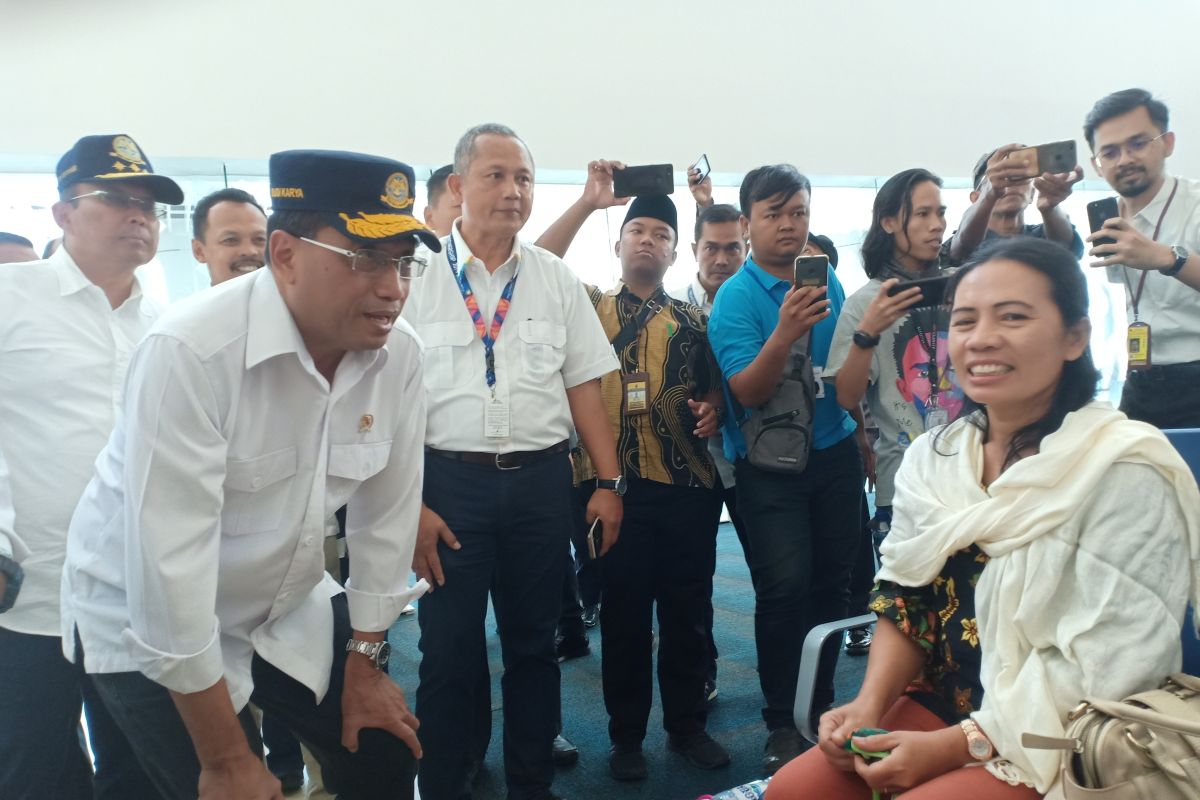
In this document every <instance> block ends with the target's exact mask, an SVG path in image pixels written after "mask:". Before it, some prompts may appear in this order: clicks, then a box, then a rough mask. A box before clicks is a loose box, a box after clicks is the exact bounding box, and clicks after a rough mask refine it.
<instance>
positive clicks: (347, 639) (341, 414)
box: [63, 150, 440, 800]
mask: <svg viewBox="0 0 1200 800" xmlns="http://www.w3.org/2000/svg"><path fill="white" fill-rule="evenodd" d="M270 180H271V200H272V205H273V209H272V214H271V217H270V219H269V220H268V230H269V232H270V233H269V259H268V260H269V266H270V269H264V270H260V271H259V272H257V273H254V274H253V275H251V276H248V277H246V278H245V279H243V280H237V281H229V282H228V283H225V284H222V285H221V286H218V287H216V288H214V289H213V290H211V291H208V292H205V293H203V294H201V295H198V296H197V297H195V298H194V299H191V300H189V301H188V302H186V303H182V304H180V305H179V306H177V307H175V308H172V309H171V310H170V311H169V312H167V313H166V314H164V315H163V317H162V319H161V320H160V321H159V323H158V324H157V325H156V326H155V327H154V328H152V329H151V331H150V333H149V334H148V335H147V337H146V339H145V340H143V342H142V343H141V344H140V345H139V346H138V348H137V350H136V352H135V353H134V356H133V360H132V363H131V365H130V375H129V380H128V383H127V390H126V395H125V398H124V402H123V406H122V412H123V413H122V415H121V418H120V421H119V422H118V424H117V428H116V430H115V431H114V433H113V436H112V438H111V440H110V441H109V444H108V447H107V448H106V449H105V451H104V452H103V453H102V454H101V456H100V458H99V459H98V461H97V463H96V472H95V476H94V477H93V479H92V482H91V484H90V485H89V487H88V489H87V491H86V492H85V493H84V497H83V500H82V501H81V502H80V505H79V507H78V508H77V509H76V512H75V516H74V518H73V520H72V527H71V535H72V536H74V537H76V538H75V540H74V541H73V542H72V543H71V545H70V546H69V548H68V554H67V567H66V575H65V578H64V589H63V597H64V611H63V617H64V622H63V625H64V631H74V630H77V631H78V634H79V638H80V640H81V642H82V652H83V656H84V663H85V666H86V669H87V671H88V672H89V673H92V678H93V681H94V682H95V684H96V685H97V688H98V690H99V693H100V696H101V697H102V698H103V700H104V704H105V706H106V708H107V709H108V710H109V711H110V712H111V713H112V715H113V717H114V718H116V720H117V723H118V724H119V725H120V726H121V728H122V730H123V731H124V732H125V734H126V735H127V736H128V737H129V739H130V740H131V741H132V743H133V745H134V748H135V750H136V751H137V752H138V754H139V758H141V760H142V762H143V764H144V765H145V767H146V769H147V771H148V772H149V773H150V775H151V776H152V778H153V780H154V781H155V783H156V787H157V789H158V791H159V793H160V794H161V795H162V796H163V797H166V798H172V800H173V799H174V798H195V797H197V796H199V797H201V798H206V799H207V798H214V800H215V798H221V800H228V799H229V798H238V799H240V798H267V797H270V798H278V797H282V795H281V794H280V788H279V783H278V781H277V780H276V779H275V778H274V777H273V776H272V775H271V774H270V773H269V772H268V771H267V769H266V767H265V766H264V764H263V763H262V759H261V752H262V744H261V740H260V739H259V736H258V733H257V731H256V730H255V728H254V725H253V722H252V720H251V719H250V717H249V713H248V711H247V704H248V703H249V702H250V701H253V702H254V704H255V705H257V706H258V707H260V708H262V709H263V710H264V711H265V712H268V713H270V714H272V715H273V716H274V717H275V718H276V719H277V720H279V721H281V722H282V723H283V724H284V725H286V726H287V727H288V728H290V729H291V730H292V732H293V733H295V734H296V735H297V737H298V738H299V739H301V740H302V741H303V742H305V743H306V744H307V745H308V746H309V747H310V749H311V750H312V751H313V753H314V754H315V755H316V756H317V759H318V760H319V761H320V762H321V767H322V772H323V775H324V778H325V782H326V786H327V788H328V789H329V790H330V791H332V792H336V793H337V796H338V797H339V798H343V800H353V799H354V798H410V797H412V795H413V777H414V774H415V764H416V758H419V757H420V755H421V746H420V744H419V743H418V741H417V736H416V728H417V721H416V719H415V717H413V715H412V713H411V712H410V711H409V709H408V706H407V704H406V702H405V699H404V694H403V692H402V691H401V690H400V688H399V687H398V686H397V685H396V684H395V683H394V682H393V681H392V680H391V679H390V678H389V676H388V673H387V663H388V655H389V652H390V648H389V646H388V644H387V642H386V640H385V638H384V637H385V633H386V631H387V629H388V627H389V626H390V625H391V624H392V622H393V621H394V620H395V619H396V617H397V616H398V615H399V613H400V610H401V609H403V608H404V606H405V604H406V603H408V602H409V601H410V600H412V599H414V598H416V597H418V596H419V595H420V594H421V593H422V592H423V591H424V589H425V585H424V584H423V583H419V584H418V585H416V586H414V587H409V586H407V576H408V567H409V565H410V564H411V563H412V557H413V545H414V542H415V538H416V531H417V519H418V514H419V511H420V504H421V482H422V457H421V447H422V443H423V440H424V434H425V416H426V412H425V391H424V388H423V382H422V381H423V379H422V358H421V350H420V344H419V343H418V341H417V339H416V337H415V335H414V334H413V331H412V329H411V328H410V327H409V326H408V324H407V323H405V322H404V321H403V320H400V319H399V314H400V309H401V307H402V305H403V303H404V301H405V299H406V297H407V295H408V288H409V281H410V280H411V279H412V278H414V277H416V276H418V275H420V274H421V272H422V271H423V269H424V263H423V262H422V261H421V260H420V259H418V258H416V257H414V255H413V253H414V250H415V248H416V244H417V240H418V239H420V240H422V241H424V242H425V243H426V244H427V245H429V247H430V248H431V249H434V250H437V249H438V248H439V246H440V245H439V243H438V241H437V239H436V238H435V237H434V236H433V234H432V233H431V232H430V231H429V230H428V229H427V228H426V227H425V226H424V225H423V224H422V223H421V222H420V221H418V220H417V219H416V218H415V217H413V215H412V196H411V192H412V187H413V173H412V169H411V168H410V167H409V166H408V165H406V164H402V163H400V162H398V161H392V160H390V159H384V158H377V157H374V156H366V155H361V154H357V153H343V152H332V151H319V150H293V151H288V152H283V153H276V154H275V155H273V156H272V157H271V160H270ZM347 504H348V505H349V517H348V519H347V526H346V539H347V547H348V550H349V554H350V579H349V581H348V582H347V584H346V587H345V590H344V592H343V590H342V588H341V587H340V586H338V585H337V583H336V582H335V581H334V580H333V579H332V578H331V577H330V576H329V575H327V574H326V573H325V571H324V552H323V539H324V524H325V520H326V519H327V518H328V517H329V515H330V514H332V513H333V511H334V510H335V509H337V508H339V507H341V506H343V505H347ZM70 655H71V653H68V656H70Z"/></svg>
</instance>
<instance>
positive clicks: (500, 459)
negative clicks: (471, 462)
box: [496, 453, 521, 472]
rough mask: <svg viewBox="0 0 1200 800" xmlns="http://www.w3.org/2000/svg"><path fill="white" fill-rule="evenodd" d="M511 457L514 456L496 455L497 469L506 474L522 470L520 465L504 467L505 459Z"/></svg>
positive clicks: (506, 454) (507, 454) (508, 454)
mask: <svg viewBox="0 0 1200 800" xmlns="http://www.w3.org/2000/svg"><path fill="white" fill-rule="evenodd" d="M510 455H512V454H511V453H496V469H499V470H504V471H505V472H510V471H512V470H514V469H520V468H521V465H520V464H514V465H513V466H505V465H504V460H503V459H504V458H505V457H507V456H510Z"/></svg>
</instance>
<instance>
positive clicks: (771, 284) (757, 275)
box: [742, 256, 792, 291]
mask: <svg viewBox="0 0 1200 800" xmlns="http://www.w3.org/2000/svg"><path fill="white" fill-rule="evenodd" d="M747 268H748V269H749V271H750V274H751V275H752V276H754V279H755V280H756V281H758V283H759V285H760V286H762V287H763V288H764V289H766V290H767V291H771V290H772V289H774V288H775V287H777V286H779V285H781V284H782V285H783V286H785V287H790V286H791V285H792V284H791V283H790V282H789V281H785V280H784V279H783V278H776V277H775V276H774V275H772V274H771V273H769V272H767V271H766V270H765V269H763V268H762V267H760V266H759V265H758V262H756V261H755V260H754V256H747V257H746V263H745V264H743V265H742V269H747Z"/></svg>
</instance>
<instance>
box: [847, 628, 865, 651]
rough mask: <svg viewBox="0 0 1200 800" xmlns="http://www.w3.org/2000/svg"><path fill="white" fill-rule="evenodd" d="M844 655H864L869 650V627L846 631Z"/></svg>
mask: <svg viewBox="0 0 1200 800" xmlns="http://www.w3.org/2000/svg"><path fill="white" fill-rule="evenodd" d="M845 647H846V655H848V656H865V655H866V654H867V653H869V652H871V629H870V628H854V629H852V630H848V631H846V646H845Z"/></svg>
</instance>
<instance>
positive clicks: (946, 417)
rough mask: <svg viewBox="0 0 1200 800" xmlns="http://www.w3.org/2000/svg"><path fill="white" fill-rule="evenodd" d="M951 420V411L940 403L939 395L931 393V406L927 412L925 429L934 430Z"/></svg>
mask: <svg viewBox="0 0 1200 800" xmlns="http://www.w3.org/2000/svg"><path fill="white" fill-rule="evenodd" d="M949 422H950V412H949V411H947V410H946V409H944V408H942V407H941V406H939V405H938V398H937V395H936V394H934V395H931V396H930V398H929V408H928V410H927V411H926V412H925V430H927V431H928V430H932V429H933V428H936V427H937V426H939V425H947V424H949Z"/></svg>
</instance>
